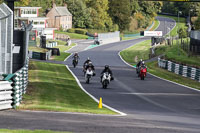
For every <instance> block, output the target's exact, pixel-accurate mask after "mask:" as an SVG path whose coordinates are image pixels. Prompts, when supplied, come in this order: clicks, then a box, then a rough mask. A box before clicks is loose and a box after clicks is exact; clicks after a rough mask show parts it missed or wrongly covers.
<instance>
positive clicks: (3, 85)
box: [0, 81, 13, 110]
mask: <svg viewBox="0 0 200 133" xmlns="http://www.w3.org/2000/svg"><path fill="white" fill-rule="evenodd" d="M11 84H12V83H11V82H8V81H0V110H2V109H10V108H12V103H13V101H12V99H13V97H12V94H13V91H12V86H11Z"/></svg>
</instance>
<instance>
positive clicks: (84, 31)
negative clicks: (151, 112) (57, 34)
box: [75, 29, 87, 35]
mask: <svg viewBox="0 0 200 133" xmlns="http://www.w3.org/2000/svg"><path fill="white" fill-rule="evenodd" d="M75 33H78V34H83V35H86V33H87V30H85V29H75Z"/></svg>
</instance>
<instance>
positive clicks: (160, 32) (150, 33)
mask: <svg viewBox="0 0 200 133" xmlns="http://www.w3.org/2000/svg"><path fill="white" fill-rule="evenodd" d="M144 36H162V31H144Z"/></svg>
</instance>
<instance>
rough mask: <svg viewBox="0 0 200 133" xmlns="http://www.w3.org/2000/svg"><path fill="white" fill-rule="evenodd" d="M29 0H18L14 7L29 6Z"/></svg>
mask: <svg viewBox="0 0 200 133" xmlns="http://www.w3.org/2000/svg"><path fill="white" fill-rule="evenodd" d="M29 2H30V0H20V1H17V2H15V6H27V5H29Z"/></svg>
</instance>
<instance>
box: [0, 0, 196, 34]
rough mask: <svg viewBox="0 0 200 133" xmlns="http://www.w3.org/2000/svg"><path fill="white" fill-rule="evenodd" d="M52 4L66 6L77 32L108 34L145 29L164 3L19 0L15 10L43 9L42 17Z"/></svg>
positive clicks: (111, 0) (115, 0)
mask: <svg viewBox="0 0 200 133" xmlns="http://www.w3.org/2000/svg"><path fill="white" fill-rule="evenodd" d="M2 1H3V0H0V2H2ZM53 3H56V5H57V6H64V5H65V4H67V8H68V10H69V11H70V12H71V13H72V15H73V27H74V28H90V29H100V30H105V31H115V30H120V31H125V30H129V27H134V28H146V27H147V26H149V24H150V23H151V22H152V20H153V19H154V18H155V16H156V15H157V12H159V11H160V10H161V7H162V2H152V1H148V2H147V1H140V0H20V1H19V2H15V6H32V7H33V6H36V7H42V8H41V9H40V14H39V15H40V16H45V15H46V13H47V12H48V11H49V10H50V9H51V8H52V6H53ZM167 6H168V5H167ZM169 6H171V5H169ZM176 6H178V5H176ZM193 6H195V5H193ZM173 7H175V5H173ZM186 7H187V6H185V8H186ZM170 10H172V9H171V8H170ZM174 10H176V9H174ZM135 25H137V26H135ZM134 28H133V29H134Z"/></svg>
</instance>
